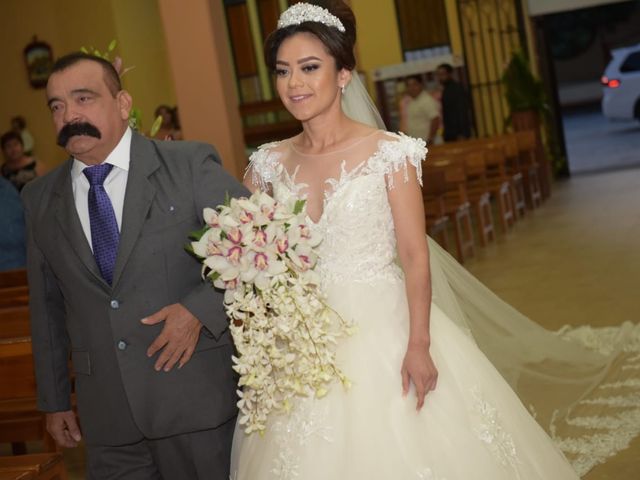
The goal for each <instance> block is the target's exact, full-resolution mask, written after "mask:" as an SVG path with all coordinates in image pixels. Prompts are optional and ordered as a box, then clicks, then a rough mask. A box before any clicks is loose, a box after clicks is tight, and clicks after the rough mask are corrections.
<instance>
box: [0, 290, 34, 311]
mask: <svg viewBox="0 0 640 480" xmlns="http://www.w3.org/2000/svg"><path fill="white" fill-rule="evenodd" d="M25 305H29V287H28V286H26V285H23V286H20V287H7V288H0V308H7V307H21V306H25Z"/></svg>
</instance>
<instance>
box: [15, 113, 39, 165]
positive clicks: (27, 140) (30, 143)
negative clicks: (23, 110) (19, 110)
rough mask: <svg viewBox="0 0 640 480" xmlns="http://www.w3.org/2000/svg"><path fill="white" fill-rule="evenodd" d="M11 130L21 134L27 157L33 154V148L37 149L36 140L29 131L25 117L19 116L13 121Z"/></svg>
mask: <svg viewBox="0 0 640 480" xmlns="http://www.w3.org/2000/svg"><path fill="white" fill-rule="evenodd" d="M11 130H13V131H14V132H16V133H18V134H20V136H21V137H22V144H23V145H24V151H25V153H26V154H27V155H32V154H33V148H34V147H35V140H34V139H33V135H31V132H29V130H27V121H26V120H25V119H24V117H22V116H20V115H17V116H15V117H13V118H12V119H11Z"/></svg>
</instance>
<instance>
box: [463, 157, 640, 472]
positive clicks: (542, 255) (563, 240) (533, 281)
mask: <svg viewBox="0 0 640 480" xmlns="http://www.w3.org/2000/svg"><path fill="white" fill-rule="evenodd" d="M466 266H467V268H468V269H469V270H470V271H471V272H472V273H473V274H474V275H475V276H476V277H478V278H479V279H480V280H481V281H482V282H484V283H485V284H486V285H487V286H489V287H490V288H491V289H492V290H493V291H494V292H496V293H497V294H498V295H499V296H501V297H502V298H503V299H504V300H506V301H507V302H509V303H511V304H512V305H513V306H514V307H516V308H517V309H518V310H520V311H521V312H523V313H525V314H526V315H527V316H529V318H531V319H533V320H535V321H537V322H538V323H540V324H542V325H543V326H545V327H547V328H550V329H557V328H559V327H561V326H562V325H564V324H572V325H578V324H591V325H594V326H606V325H617V324H619V323H622V322H623V321H625V320H631V321H635V322H640V294H639V293H638V285H640V169H633V170H619V171H616V172H610V173H600V174H597V175H583V176H575V177H573V178H572V179H571V180H569V181H566V182H563V183H558V184H556V185H555V188H554V192H553V196H552V197H551V198H550V199H549V200H548V201H547V202H546V203H545V204H544V205H543V207H542V208H541V209H539V210H538V211H536V212H535V213H533V214H531V215H529V216H528V218H526V219H524V220H523V221H521V222H519V223H518V224H517V226H516V228H515V229H514V230H513V232H512V233H510V234H509V235H508V236H507V237H504V236H503V237H501V238H500V239H499V241H498V242H497V243H496V245H494V246H491V247H490V248H486V249H482V250H480V251H479V255H478V256H477V258H476V259H473V260H471V261H469V262H468V264H467V265H466ZM584 478H585V479H586V480H636V479H638V478H640V438H636V440H635V441H634V442H633V444H632V446H631V447H630V448H628V449H627V450H624V451H622V452H620V453H619V454H618V455H617V456H615V457H613V458H612V459H610V460H609V461H608V462H607V463H605V464H604V465H601V466H599V467H596V468H595V469H593V470H592V471H591V472H590V473H589V474H588V475H587V476H586V477H584Z"/></svg>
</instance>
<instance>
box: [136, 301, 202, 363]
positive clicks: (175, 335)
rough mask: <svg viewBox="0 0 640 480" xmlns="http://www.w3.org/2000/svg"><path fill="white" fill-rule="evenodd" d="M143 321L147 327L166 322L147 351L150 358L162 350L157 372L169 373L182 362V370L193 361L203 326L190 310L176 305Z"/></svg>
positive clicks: (169, 306) (157, 361)
mask: <svg viewBox="0 0 640 480" xmlns="http://www.w3.org/2000/svg"><path fill="white" fill-rule="evenodd" d="M141 321H142V323H144V324H145V325H156V324H158V323H160V322H164V328H163V329H162V332H160V335H158V337H157V338H156V339H155V340H154V342H153V343H152V344H151V346H150V347H149V349H148V350H147V356H149V357H152V356H154V355H155V354H156V353H157V352H158V351H160V350H162V353H161V354H160V356H159V357H158V360H156V364H155V369H156V370H157V371H160V370H162V369H164V371H165V372H168V371H169V370H171V369H172V368H173V367H174V366H175V364H176V363H178V362H180V363H179V365H178V368H182V367H183V366H184V365H185V363H187V362H188V361H189V360H190V359H191V355H193V352H194V351H195V349H196V344H197V343H198V337H199V336H200V329H201V328H202V324H201V323H200V321H199V320H198V319H197V318H196V317H194V316H193V315H192V314H191V312H189V310H187V309H186V308H184V307H183V306H182V305H180V304H179V303H174V304H173V305H168V306H166V307H164V308H163V309H162V310H160V311H158V312H156V313H154V314H153V315H150V316H148V317H147V318H143V319H142V320H141Z"/></svg>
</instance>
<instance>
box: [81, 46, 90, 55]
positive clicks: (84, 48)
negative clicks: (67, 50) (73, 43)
mask: <svg viewBox="0 0 640 480" xmlns="http://www.w3.org/2000/svg"><path fill="white" fill-rule="evenodd" d="M80 51H81V52H82V53H86V54H87V55H89V50H87V47H80Z"/></svg>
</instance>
